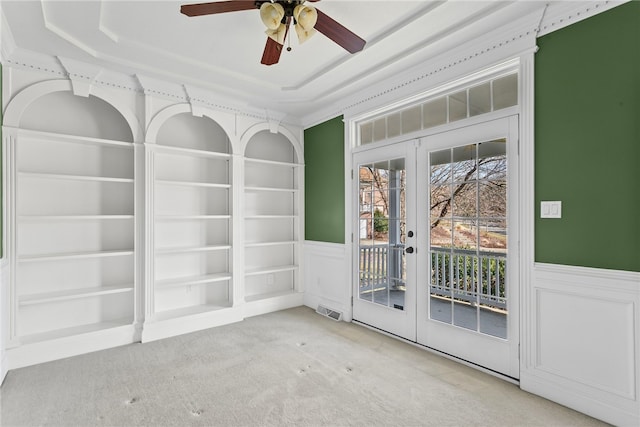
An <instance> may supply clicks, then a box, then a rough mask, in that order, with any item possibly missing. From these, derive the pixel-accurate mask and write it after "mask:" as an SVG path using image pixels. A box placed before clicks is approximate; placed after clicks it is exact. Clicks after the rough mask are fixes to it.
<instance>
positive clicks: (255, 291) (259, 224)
mask: <svg viewBox="0 0 640 427" xmlns="http://www.w3.org/2000/svg"><path fill="white" fill-rule="evenodd" d="M301 169H302V168H301V167H300V164H299V163H298V159H297V156H296V151H295V149H294V147H293V145H292V144H291V142H290V141H289V140H288V139H287V138H286V137H284V136H283V135H281V134H273V133H269V132H267V131H263V132H259V133H257V134H256V135H254V137H253V138H252V139H251V140H250V141H249V143H248V144H247V148H246V151H245V159H244V219H245V221H244V228H245V230H244V231H245V233H244V240H245V254H244V264H245V282H244V298H245V301H247V302H253V301H258V300H261V299H265V298H271V297H277V296H283V295H287V294H290V293H293V292H295V291H297V290H298V286H299V285H298V282H299V258H300V255H299V241H300V240H299V239H300V234H301V230H300V217H299V213H300V208H299V206H300V202H301V201H300V182H301V173H302V170H301Z"/></svg>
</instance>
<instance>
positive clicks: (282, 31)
mask: <svg viewBox="0 0 640 427" xmlns="http://www.w3.org/2000/svg"><path fill="white" fill-rule="evenodd" d="M265 34H266V35H267V36H268V37H269V38H270V39H273V40H275V41H276V42H278V43H280V44H282V45H283V44H284V38H285V36H286V35H287V26H286V25H285V24H280V25H279V26H278V27H277V28H276V29H273V30H272V29H267V31H265Z"/></svg>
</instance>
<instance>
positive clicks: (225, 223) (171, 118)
mask: <svg viewBox="0 0 640 427" xmlns="http://www.w3.org/2000/svg"><path fill="white" fill-rule="evenodd" d="M147 137H148V140H150V141H153V142H155V144H154V145H155V146H154V148H153V149H152V150H153V152H154V162H153V164H154V166H153V170H154V174H153V175H154V180H153V185H154V188H153V193H154V196H153V200H154V205H153V212H154V236H153V242H154V267H153V275H154V280H153V293H152V294H153V303H152V307H153V317H154V318H155V319H156V320H170V319H175V318H180V317H184V316H189V315H200V314H202V313H204V312H209V311H215V310H218V309H220V308H226V307H230V306H231V304H232V296H233V280H232V274H231V271H232V265H231V263H232V221H231V212H232V185H231V184H232V182H231V181H232V179H231V177H232V174H231V167H232V165H231V160H232V156H231V144H230V141H229V137H228V136H227V133H226V132H225V130H224V129H223V128H222V127H221V126H220V125H219V124H218V123H216V122H215V121H214V120H213V119H212V118H210V117H208V116H206V115H205V116H201V117H197V116H194V115H192V114H191V112H190V111H189V110H188V105H180V106H174V107H173V108H171V107H169V109H165V110H164V111H163V112H161V113H159V115H158V116H157V117H156V118H155V119H154V122H152V124H151V125H150V127H149V131H148V132H147Z"/></svg>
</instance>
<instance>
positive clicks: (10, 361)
mask: <svg viewBox="0 0 640 427" xmlns="http://www.w3.org/2000/svg"><path fill="white" fill-rule="evenodd" d="M134 336H135V328H134V326H133V325H126V326H119V327H115V328H110V329H105V330H102V331H95V332H88V333H84V334H79V335H74V336H70V337H64V338H58V339H53V340H49V341H41V342H37V343H30V344H22V345H19V346H17V347H13V348H10V349H7V350H6V352H5V359H6V360H5V361H6V363H3V364H2V365H3V369H5V366H6V370H7V371H8V370H11V369H18V368H23V367H25V366H31V365H36V364H38V363H45V362H51V361H52V360H58V359H64V358H67V357H72V356H78V355H81V354H85V353H92V352H94V351H99V350H106V349H108V348H112V347H119V346H122V345H127V344H131V343H133V342H134V341H133V339H134Z"/></svg>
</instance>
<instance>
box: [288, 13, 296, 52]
mask: <svg viewBox="0 0 640 427" xmlns="http://www.w3.org/2000/svg"><path fill="white" fill-rule="evenodd" d="M293 25H296V24H295V21H294V24H293ZM289 33H290V31H287V36H288V38H287V52H291V35H290V34H289Z"/></svg>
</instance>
